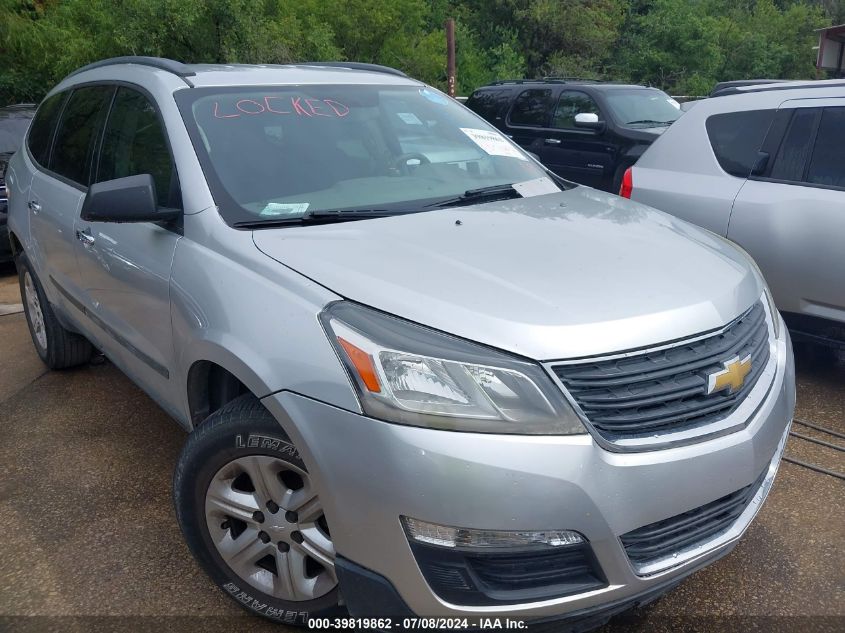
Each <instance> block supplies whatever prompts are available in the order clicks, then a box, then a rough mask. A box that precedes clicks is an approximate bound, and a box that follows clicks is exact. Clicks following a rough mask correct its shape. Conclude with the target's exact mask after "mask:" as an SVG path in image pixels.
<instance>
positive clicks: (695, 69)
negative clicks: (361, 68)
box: [0, 0, 845, 104]
mask: <svg viewBox="0 0 845 633" xmlns="http://www.w3.org/2000/svg"><path fill="white" fill-rule="evenodd" d="M447 17H453V18H455V20H456V22H457V26H456V33H457V57H458V91H459V94H469V93H470V92H471V91H472V90H473V89H474V88H475V87H477V86H479V85H481V84H484V83H487V82H489V81H493V80H495V79H504V78H518V77H542V76H549V75H554V76H579V77H589V78H597V79H608V80H616V81H630V82H635V83H644V84H650V85H654V86H658V87H661V88H663V89H665V90H667V91H669V92H671V93H673V94H706V93H707V92H709V91H710V89H711V88H712V86H713V84H714V83H716V82H717V81H722V80H727V79H743V78H755V77H766V78H771V77H775V78H810V77H813V76H815V70H814V65H815V51H814V50H813V46H815V45H816V43H817V41H816V40H817V35H816V34H815V33H813V30H814V29H817V28H821V27H823V26H828V25H831V24H841V23H843V22H845V0H815V1H811V0H0V104H4V103H13V102H21V101H35V102H37V101H38V100H39V99H40V98H41V97H42V96H43V95H44V93H45V92H46V91H47V90H48V89H49V88H50V87H51V86H52V85H53V84H55V83H56V82H57V81H58V80H59V79H60V78H61V77H63V76H64V75H65V74H67V73H68V72H70V71H71V70H73V69H75V68H77V67H79V66H81V65H83V64H86V63H88V62H91V61H94V60H97V59H102V58H105V57H113V56H118V55H155V56H163V57H171V58H174V59H179V60H182V61H186V62H243V63H284V62H291V61H302V60H355V61H364V62H376V63H382V64H387V65H390V66H394V67H397V68H401V69H402V70H404V71H406V72H407V73H409V74H410V75H412V76H414V77H418V78H420V79H422V80H424V81H427V82H429V83H432V84H434V85H438V86H441V87H443V86H445V79H446V55H445V38H444V32H443V23H444V20H445V19H446V18H447Z"/></svg>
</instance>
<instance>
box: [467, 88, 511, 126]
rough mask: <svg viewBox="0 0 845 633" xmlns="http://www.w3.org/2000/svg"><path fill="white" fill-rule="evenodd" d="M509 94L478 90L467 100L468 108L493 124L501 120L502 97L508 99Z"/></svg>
mask: <svg viewBox="0 0 845 633" xmlns="http://www.w3.org/2000/svg"><path fill="white" fill-rule="evenodd" d="M508 92H509V91H508V90H477V91H475V92H473V93H472V95H470V98H469V99H467V103H466V106H467V107H468V108H469V109H470V110H472V111H473V112H475V113H476V114H477V115H479V116H480V117H482V118H484V119H486V120H488V121H490V122H493V121H496V120H498V119H500V118H501V114H502V101H503V100H502V97H503V96H505V97H506V96H507V93H508ZM505 101H506V100H505Z"/></svg>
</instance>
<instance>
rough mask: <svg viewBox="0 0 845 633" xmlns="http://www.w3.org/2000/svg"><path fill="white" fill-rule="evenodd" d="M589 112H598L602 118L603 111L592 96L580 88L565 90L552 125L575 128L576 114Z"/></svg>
mask: <svg viewBox="0 0 845 633" xmlns="http://www.w3.org/2000/svg"><path fill="white" fill-rule="evenodd" d="M582 112H587V113H590V114H597V115H599V118H601V111H600V110H599V107H598V106H597V105H596V102H595V101H593V100H592V98H591V97H590V96H589V95H588V94H586V93H584V92H580V91H578V90H564V91H563V92H562V93H561V94H560V98H559V99H558V100H557V107H556V108H555V115H554V118H553V119H552V127H556V128H564V129H568V128H571V129H575V115H576V114H581V113H582Z"/></svg>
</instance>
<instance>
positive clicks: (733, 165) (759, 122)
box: [705, 110, 775, 178]
mask: <svg viewBox="0 0 845 633" xmlns="http://www.w3.org/2000/svg"><path fill="white" fill-rule="evenodd" d="M774 113H775V111H774V110H749V111H747V112H729V113H726V114H716V115H714V116H711V117H710V118H709V119H707V123H706V124H705V125H706V127H707V136H708V137H709V138H710V145H711V146H712V147H713V153H714V154H715V155H716V160H718V161H719V165H721V167H722V169H724V170H725V171H726V172H728V173H729V174H731V175H732V176H737V177H739V178H748V175H749V174H750V173H751V168H752V167H753V166H754V163H755V161H756V160H757V152H758V151H759V150H760V146H761V145H762V144H763V139H764V138H765V137H766V132H767V131H768V130H769V125H771V123H772V118H773V117H774Z"/></svg>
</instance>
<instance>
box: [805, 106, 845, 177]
mask: <svg viewBox="0 0 845 633" xmlns="http://www.w3.org/2000/svg"><path fill="white" fill-rule="evenodd" d="M807 182H809V183H813V184H816V185H824V186H828V187H845V108H826V109H825V110H824V112H823V113H822V120H821V123H819V131H818V134H817V135H816V146H815V147H814V148H813V157H812V158H811V159H810V167H809V169H808V170H807Z"/></svg>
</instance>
